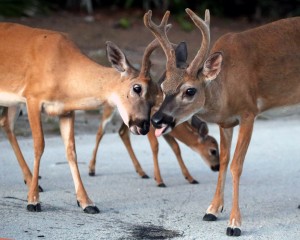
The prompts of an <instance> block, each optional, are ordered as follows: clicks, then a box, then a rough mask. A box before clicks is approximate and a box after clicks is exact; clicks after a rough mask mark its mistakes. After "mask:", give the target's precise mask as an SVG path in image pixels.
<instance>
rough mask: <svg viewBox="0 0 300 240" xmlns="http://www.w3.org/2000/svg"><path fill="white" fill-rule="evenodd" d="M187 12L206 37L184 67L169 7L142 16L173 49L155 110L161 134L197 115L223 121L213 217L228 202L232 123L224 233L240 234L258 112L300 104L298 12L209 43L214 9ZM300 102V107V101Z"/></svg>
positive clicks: (206, 217) (289, 109)
mask: <svg viewBox="0 0 300 240" xmlns="http://www.w3.org/2000/svg"><path fill="white" fill-rule="evenodd" d="M186 12H187V14H188V15H189V17H190V18H191V20H192V21H193V22H194V24H195V25H196V26H197V28H199V30H200V32H201V34H202V43H201V46H200V48H199V50H198V51H197V53H196V54H195V57H194V59H193V60H192V61H191V63H190V64H186V67H185V68H178V67H177V66H176V62H175V53H174V50H173V49H172V47H171V43H170V41H169V39H168V37H167V34H166V31H165V25H166V24H167V22H168V18H169V15H170V12H169V11H167V12H166V13H165V15H164V17H163V18H162V21H161V23H160V25H157V24H155V23H154V22H153V21H152V12H151V11H149V12H147V13H145V15H144V24H145V26H146V28H148V29H149V30H150V31H151V32H152V34H153V35H154V36H155V37H156V39H158V40H159V42H160V44H161V46H162V48H163V50H164V53H165V55H166V57H167V62H166V78H165V80H164V81H163V82H162V84H161V85H160V87H161V89H162V91H163V93H164V100H163V102H162V104H161V106H160V108H159V109H158V111H156V113H154V115H153V116H152V118H151V122H152V124H153V126H154V127H155V128H156V131H155V132H156V133H155V134H156V136H160V135H162V134H165V133H168V132H169V131H171V129H173V128H174V127H175V126H177V125H178V124H180V123H182V122H184V121H185V120H186V119H188V118H190V117H191V116H192V115H195V114H196V115H197V116H198V117H199V118H200V119H201V120H203V121H206V122H210V123H215V124H218V126H219V130H220V170H219V175H218V182H217V186H216V191H215V194H214V197H213V199H212V202H211V204H210V205H209V207H208V208H207V210H206V213H205V215H204V217H203V220H204V221H215V220H217V217H218V215H219V214H220V213H221V212H222V210H223V207H224V185H225V179H226V173H227V168H228V164H229V161H230V149H231V144H232V135H233V129H234V127H236V126H239V132H238V139H237V143H236V147H235V151H234V155H233V158H232V162H231V165H230V172H231V175H232V185H233V196H232V208H231V213H230V217H229V223H228V227H227V229H226V234H227V235H228V236H240V235H241V232H242V231H241V224H242V219H241V211H240V208H239V183H240V177H241V174H242V170H243V163H244V160H245V156H246V153H247V149H248V146H249V143H250V140H251V135H252V131H253V127H254V122H255V119H256V117H257V116H258V115H260V114H263V113H269V115H271V114H274V111H275V110H276V112H277V113H281V114H284V113H287V112H288V113H295V112H297V107H299V104H300V85H299V84H298V81H299V75H300V68H299V66H300V55H299V53H300V44H299V39H300V17H293V18H287V19H281V20H278V21H275V22H272V23H269V24H265V25H263V26H260V27H256V28H252V29H249V30H246V31H243V32H240V33H228V34H225V35H223V36H221V37H220V38H219V39H218V40H217V41H216V42H215V43H214V44H213V46H212V47H211V49H210V13H209V10H206V12H205V18H204V20H203V19H201V18H200V17H199V16H198V15H197V14H196V13H194V12H193V11H192V10H191V9H189V8H187V9H186ZM298 109H299V108H298Z"/></svg>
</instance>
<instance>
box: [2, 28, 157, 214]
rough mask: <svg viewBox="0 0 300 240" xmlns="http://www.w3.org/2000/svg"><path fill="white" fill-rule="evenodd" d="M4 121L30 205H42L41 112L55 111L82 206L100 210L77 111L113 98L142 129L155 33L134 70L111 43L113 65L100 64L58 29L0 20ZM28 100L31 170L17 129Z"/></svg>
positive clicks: (141, 131) (151, 91)
mask: <svg viewBox="0 0 300 240" xmlns="http://www.w3.org/2000/svg"><path fill="white" fill-rule="evenodd" d="M0 39H1V46H0V58H1V65H0V106H1V108H2V113H1V117H0V125H1V127H2V128H3V129H4V131H5V133H6V135H7V137H8V140H9V141H10V144H11V146H12V148H13V150H14V152H15V155H16V158H17V160H18V162H19V165H20V167H21V169H22V172H23V177H24V180H25V183H26V184H27V186H28V196H27V207H26V208H27V210H28V211H30V212H40V211H41V210H42V207H41V204H40V199H39V190H40V189H39V187H38V186H39V185H38V176H39V167H40V160H41V157H42V154H43V151H44V147H45V143H44V134H43V129H42V124H41V114H42V113H46V114H48V115H50V116H58V117H59V122H60V132H61V136H62V140H63V143H64V146H65V152H66V157H67V160H68V163H69V166H70V169H71V173H72V178H73V182H74V186H75V193H76V200H77V204H78V206H79V207H81V208H82V209H83V211H84V213H88V214H97V213H99V212H100V210H99V209H98V207H97V206H96V205H95V204H94V202H93V201H92V200H91V199H90V198H89V196H88V194H87V192H86V190H85V188H84V185H83V182H82V180H81V177H80V172H79V169H78V164H77V156H76V149H75V137H74V115H75V114H74V111H76V110H91V109H98V108H99V106H100V105H102V104H109V105H111V106H114V107H116V108H117V109H118V111H119V113H120V115H121V117H122V119H123V122H124V123H125V124H126V126H127V127H128V128H129V129H130V131H131V132H132V133H134V134H137V135H145V134H147V133H148V131H149V126H150V110H151V107H152V106H153V103H154V100H155V99H154V98H153V96H155V95H156V93H155V92H156V91H157V89H156V85H155V84H154V83H153V81H152V80H151V78H150V77H149V67H150V63H149V55H150V53H151V52H152V51H153V50H154V49H156V48H157V47H159V43H158V41H157V40H154V41H152V42H151V43H150V44H149V45H148V46H147V47H146V49H145V52H144V56H143V60H142V66H141V70H140V71H139V70H137V69H135V68H134V67H133V66H132V65H131V64H130V62H129V61H128V59H127V57H126V56H125V54H124V53H123V52H122V51H121V50H120V49H119V47H117V45H115V44H114V43H113V42H109V41H108V42H107V43H106V45H107V47H106V48H107V55H108V59H109V61H110V63H111V66H112V67H106V66H102V65H100V64H98V63H96V62H94V61H93V60H91V59H90V58H88V57H87V56H86V55H84V54H83V53H82V52H81V51H80V49H79V48H78V47H77V46H76V45H75V43H73V42H72V41H71V40H70V39H69V37H68V36H67V35H66V34H64V33H60V32H55V31H51V30H46V29H38V28H31V27H28V26H25V25H20V24H14V23H1V24H0ZM21 104H26V109H27V113H28V120H29V125H30V128H31V132H32V138H33V148H34V165H33V173H32V174H31V172H30V169H29V167H28V165H27V164H26V162H25V160H24V157H23V155H22V152H21V150H20V147H19V145H18V142H17V139H16V137H15V135H14V133H13V128H14V121H15V118H16V115H17V114H16V113H17V112H18V109H19V106H20V105H21Z"/></svg>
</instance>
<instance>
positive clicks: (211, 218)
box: [203, 213, 217, 222]
mask: <svg viewBox="0 0 300 240" xmlns="http://www.w3.org/2000/svg"><path fill="white" fill-rule="evenodd" d="M216 220H217V217H216V216H215V215H213V214H211V213H206V214H205V215H204V217H203V221H209V222H212V221H216Z"/></svg>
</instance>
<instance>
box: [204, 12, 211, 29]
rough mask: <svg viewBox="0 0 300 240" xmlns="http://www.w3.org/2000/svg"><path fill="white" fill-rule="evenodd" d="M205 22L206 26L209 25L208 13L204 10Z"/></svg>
mask: <svg viewBox="0 0 300 240" xmlns="http://www.w3.org/2000/svg"><path fill="white" fill-rule="evenodd" d="M205 22H206V24H207V25H208V26H209V25H210V13H209V10H208V9H206V10H205Z"/></svg>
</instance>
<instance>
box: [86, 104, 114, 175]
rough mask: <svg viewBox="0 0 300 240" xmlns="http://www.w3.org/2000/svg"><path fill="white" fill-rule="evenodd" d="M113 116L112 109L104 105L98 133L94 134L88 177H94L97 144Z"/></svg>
mask: <svg viewBox="0 0 300 240" xmlns="http://www.w3.org/2000/svg"><path fill="white" fill-rule="evenodd" d="M113 115H114V108H112V107H110V106H109V105H105V106H104V108H103V113H102V118H101V122H100V124H99V128H98V131H97V134H96V144H95V148H94V150H93V155H92V159H91V161H90V163H89V175H90V176H95V172H96V159H97V152H98V148H99V144H100V141H101V139H102V137H103V135H104V134H105V127H106V125H107V123H108V122H110V121H111V119H112V117H113Z"/></svg>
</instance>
